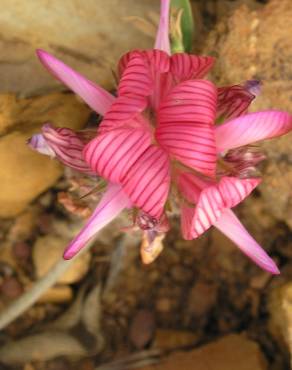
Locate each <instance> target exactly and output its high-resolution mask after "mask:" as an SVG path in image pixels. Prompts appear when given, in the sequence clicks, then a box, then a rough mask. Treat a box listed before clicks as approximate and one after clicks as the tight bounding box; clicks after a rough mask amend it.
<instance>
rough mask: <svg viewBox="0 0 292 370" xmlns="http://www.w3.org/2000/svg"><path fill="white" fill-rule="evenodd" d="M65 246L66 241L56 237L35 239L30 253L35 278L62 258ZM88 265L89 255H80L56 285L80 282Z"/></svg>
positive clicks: (45, 272) (44, 273)
mask: <svg viewBox="0 0 292 370" xmlns="http://www.w3.org/2000/svg"><path fill="white" fill-rule="evenodd" d="M67 244H68V240H66V239H64V238H62V237H60V236H56V235H47V236H44V237H41V238H39V239H37V241H36V243H35V244H34V246H33V251H32V259H33V263H34V266H35V272H36V277H37V278H41V277H43V276H44V275H46V274H47V272H48V271H49V270H50V269H51V267H52V266H53V265H55V263H57V262H58V261H59V260H60V259H61V258H62V255H63V252H64V249H65V247H66V245H67ZM89 264H90V254H89V253H84V254H81V255H80V256H79V257H78V258H76V260H75V261H74V262H73V264H72V265H71V266H70V267H69V268H68V270H67V271H66V272H65V273H64V274H63V275H62V276H61V277H60V278H59V280H58V283H59V284H73V283H76V282H77V281H79V280H81V279H82V278H83V277H84V276H85V274H86V273H87V271H88V269H89Z"/></svg>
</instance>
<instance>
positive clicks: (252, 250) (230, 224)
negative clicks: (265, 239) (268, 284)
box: [214, 209, 280, 275]
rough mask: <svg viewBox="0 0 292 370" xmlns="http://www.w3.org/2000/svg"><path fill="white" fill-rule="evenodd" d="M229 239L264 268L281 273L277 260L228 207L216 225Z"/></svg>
mask: <svg viewBox="0 0 292 370" xmlns="http://www.w3.org/2000/svg"><path fill="white" fill-rule="evenodd" d="M214 226H215V227H216V228H217V229H219V230H220V231H221V232H222V233H223V234H225V235H226V236H227V237H228V238H229V239H231V240H232V241H233V242H234V243H235V244H236V245H237V246H238V247H239V248H240V250H241V251H242V252H243V253H244V254H246V255H247V256H248V257H249V258H251V259H252V260H253V261H254V262H255V263H256V264H257V265H258V266H260V267H261V268H262V269H264V270H266V271H268V272H270V273H272V274H274V275H278V274H280V271H279V269H278V267H277V266H276V264H275V262H274V261H273V260H272V259H271V258H270V257H269V256H268V255H267V253H266V252H265V251H264V249H263V248H262V247H261V246H260V245H259V244H258V243H257V242H256V241H255V240H254V239H253V238H252V237H251V235H250V234H249V233H248V232H247V230H246V229H245V228H244V226H243V225H242V224H241V222H240V221H239V220H238V218H237V217H236V216H235V214H234V213H233V212H232V211H231V210H230V209H226V210H225V211H224V212H223V213H222V215H221V217H220V219H219V220H218V221H217V222H216V223H215V225H214Z"/></svg>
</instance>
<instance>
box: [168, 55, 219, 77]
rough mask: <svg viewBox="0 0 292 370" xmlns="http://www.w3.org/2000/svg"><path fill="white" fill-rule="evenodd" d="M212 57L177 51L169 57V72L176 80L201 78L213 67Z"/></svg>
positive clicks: (213, 60)
mask: <svg viewBox="0 0 292 370" xmlns="http://www.w3.org/2000/svg"><path fill="white" fill-rule="evenodd" d="M214 62H215V59H214V58H212V57H205V56H196V55H189V54H186V53H177V54H174V55H172V56H171V57H170V72H171V74H172V75H173V77H174V78H175V80H176V82H177V83H178V82H182V81H186V80H191V79H198V78H203V77H204V76H205V75H206V74H207V73H208V72H209V70H210V69H211V68H212V67H213V65H214Z"/></svg>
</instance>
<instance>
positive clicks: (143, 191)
mask: <svg viewBox="0 0 292 370" xmlns="http://www.w3.org/2000/svg"><path fill="white" fill-rule="evenodd" d="M169 187H170V167H169V158H168V155H167V154H166V153H165V152H164V151H163V150H162V149H161V148H159V147H156V146H153V145H152V146H150V147H149V148H148V149H147V150H146V151H145V152H144V153H143V154H142V155H141V156H140V157H139V159H138V160H137V161H136V162H135V164H134V165H133V166H131V167H130V169H129V171H128V172H127V174H126V176H125V178H124V179H123V189H124V192H125V193H126V194H127V195H128V196H129V198H130V199H131V201H132V203H133V204H134V205H135V206H136V207H138V208H140V209H141V210H143V211H144V212H145V213H146V214H147V215H149V216H151V217H154V218H156V219H159V218H160V217H161V215H162V213H163V207H164V205H165V202H166V199H167V196H168V192H169Z"/></svg>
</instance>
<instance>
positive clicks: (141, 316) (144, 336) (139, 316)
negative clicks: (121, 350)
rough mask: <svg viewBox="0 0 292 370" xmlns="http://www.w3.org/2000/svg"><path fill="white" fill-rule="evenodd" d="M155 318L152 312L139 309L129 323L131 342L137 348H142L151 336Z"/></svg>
mask: <svg viewBox="0 0 292 370" xmlns="http://www.w3.org/2000/svg"><path fill="white" fill-rule="evenodd" d="M154 330H155V320H154V315H153V312H151V311H149V310H145V309H143V310H139V311H138V312H136V314H135V316H134V317H133V320H132V322H131V324H130V329H129V336H130V340H131V342H132V344H133V345H134V346H135V348H137V349H143V348H144V347H145V346H146V345H147V344H149V342H150V340H151V339H152V337H153V334H154Z"/></svg>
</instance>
